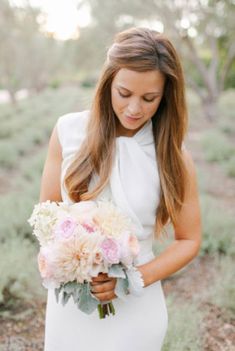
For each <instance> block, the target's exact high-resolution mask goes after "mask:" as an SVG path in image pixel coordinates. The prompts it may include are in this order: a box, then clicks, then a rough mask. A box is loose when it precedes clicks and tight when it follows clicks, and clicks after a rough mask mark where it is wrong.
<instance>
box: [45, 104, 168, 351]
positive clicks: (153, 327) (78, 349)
mask: <svg viewBox="0 0 235 351" xmlns="http://www.w3.org/2000/svg"><path fill="white" fill-rule="evenodd" d="M88 119H89V111H83V112H79V113H71V114H68V115H64V116H62V117H60V118H59V119H58V122H57V131H58V136H59V140H60V143H61V146H62V154H63V163H62V172H61V173H62V174H61V193H62V198H63V201H65V202H70V203H71V200H70V199H69V197H68V195H67V193H66V190H65V188H64V186H63V179H64V175H65V173H66V170H67V168H68V166H69V165H70V163H71V160H72V158H73V157H74V155H75V153H76V152H77V150H78V148H79V147H80V145H81V143H82V141H83V140H84V137H85V135H86V125H87V121H88ZM116 143H117V144H116V155H115V162H114V166H113V169H112V174H111V177H110V181H109V184H108V186H107V187H106V188H105V189H104V191H103V192H102V193H101V194H100V195H99V196H98V198H108V199H112V201H113V202H114V203H115V204H116V205H117V206H119V207H120V208H121V209H122V210H124V211H125V213H126V214H127V215H128V216H130V217H131V218H132V220H133V222H134V223H135V226H136V235H137V236H138V238H139V240H140V246H141V250H140V254H139V256H138V258H137V259H136V262H135V264H136V265H137V266H138V265H141V264H144V263H146V262H148V261H150V260H152V259H153V258H154V254H153V251H152V243H153V226H154V221H155V213H156V208H157V205H158V202H159V189H160V182H159V175H158V170H157V163H156V156H155V151H154V143H153V134H152V121H151V120H150V121H148V122H147V123H146V124H145V125H144V126H143V127H142V128H141V129H140V130H139V131H138V132H137V133H136V134H135V135H134V136H133V137H123V136H121V137H117V138H116ZM95 182H96V180H95V177H93V178H92V181H91V183H90V186H89V187H93V186H94V184H95ZM113 303H114V306H115V310H116V314H115V315H114V316H112V315H110V316H108V317H106V318H105V319H102V320H100V319H99V316H98V312H97V311H94V312H93V313H92V314H91V315H86V314H85V313H83V312H81V311H80V310H78V308H77V307H76V305H74V303H73V300H72V299H70V301H69V302H68V303H67V305H65V306H62V305H61V304H58V303H57V302H56V299H55V295H54V291H53V290H50V291H48V299H47V309H46V327H45V348H44V351H93V350H94V351H160V350H161V347H162V344H163V340H164V337H165V334H166V331H167V325H168V314H167V308H166V302H165V296H164V293H163V290H162V285H161V281H157V282H155V283H153V284H152V285H150V286H148V287H146V288H144V293H143V295H142V296H141V297H135V296H131V295H128V296H127V300H126V301H122V300H121V299H119V298H116V299H114V300H113Z"/></svg>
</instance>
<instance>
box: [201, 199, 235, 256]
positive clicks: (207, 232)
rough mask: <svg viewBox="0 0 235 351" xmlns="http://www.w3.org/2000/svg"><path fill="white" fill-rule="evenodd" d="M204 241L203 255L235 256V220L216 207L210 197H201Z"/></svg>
mask: <svg viewBox="0 0 235 351" xmlns="http://www.w3.org/2000/svg"><path fill="white" fill-rule="evenodd" d="M201 212H202V229H203V240H202V246H201V254H205V253H209V254H214V253H223V254H228V255H234V254H235V245H234V244H235V240H234V231H235V218H234V217H233V216H232V215H231V214H229V213H228V212H226V211H225V210H223V209H221V208H219V207H218V205H215V203H214V200H213V199H212V198H211V197H209V196H206V195H204V196H201Z"/></svg>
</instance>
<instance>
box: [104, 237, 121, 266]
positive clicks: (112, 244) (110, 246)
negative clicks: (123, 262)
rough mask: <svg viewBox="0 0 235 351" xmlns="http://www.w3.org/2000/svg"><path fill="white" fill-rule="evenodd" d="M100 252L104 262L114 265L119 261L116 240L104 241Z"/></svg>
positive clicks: (118, 247) (118, 249)
mask: <svg viewBox="0 0 235 351" xmlns="http://www.w3.org/2000/svg"><path fill="white" fill-rule="evenodd" d="M101 250H102V254H103V258H104V260H106V261H107V262H108V263H111V264H114V263H119V261H120V246H119V244H118V242H117V241H116V240H113V239H104V241H103V242H102V244H101Z"/></svg>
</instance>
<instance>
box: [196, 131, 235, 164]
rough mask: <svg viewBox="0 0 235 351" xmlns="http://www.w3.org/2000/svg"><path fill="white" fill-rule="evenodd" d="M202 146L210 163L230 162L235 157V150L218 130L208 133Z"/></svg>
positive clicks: (204, 136) (203, 138) (203, 139)
mask: <svg viewBox="0 0 235 351" xmlns="http://www.w3.org/2000/svg"><path fill="white" fill-rule="evenodd" d="M202 146H203V151H204V153H205V158H206V160H207V161H209V162H214V161H217V162H220V161H224V160H228V159H230V158H231V157H232V156H234V155H235V148H234V147H232V146H231V145H230V143H229V141H228V139H227V138H226V136H225V135H224V134H222V133H221V132H220V131H218V130H211V131H208V132H206V133H205V134H204V135H203V137H202Z"/></svg>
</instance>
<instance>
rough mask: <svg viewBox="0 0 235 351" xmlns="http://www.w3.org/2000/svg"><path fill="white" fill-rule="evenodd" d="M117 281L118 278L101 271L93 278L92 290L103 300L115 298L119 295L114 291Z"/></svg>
mask: <svg viewBox="0 0 235 351" xmlns="http://www.w3.org/2000/svg"><path fill="white" fill-rule="evenodd" d="M116 282H117V279H116V278H111V277H109V276H108V275H107V273H100V274H99V275H98V276H97V277H94V278H92V282H91V292H92V294H93V295H95V297H97V299H99V300H100V301H102V302H104V301H110V300H113V299H115V298H116V297H117V295H116V294H115V292H114V290H115V286H116Z"/></svg>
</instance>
